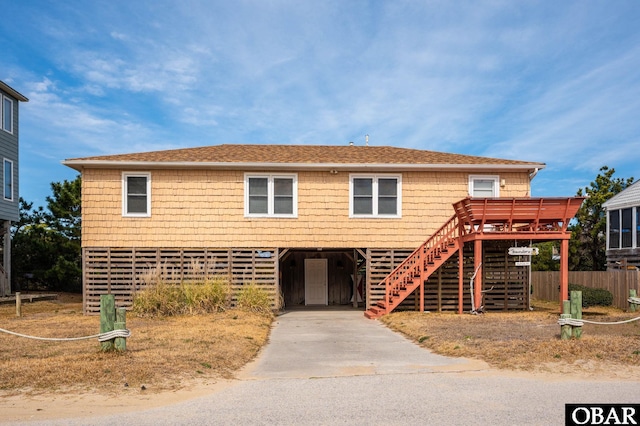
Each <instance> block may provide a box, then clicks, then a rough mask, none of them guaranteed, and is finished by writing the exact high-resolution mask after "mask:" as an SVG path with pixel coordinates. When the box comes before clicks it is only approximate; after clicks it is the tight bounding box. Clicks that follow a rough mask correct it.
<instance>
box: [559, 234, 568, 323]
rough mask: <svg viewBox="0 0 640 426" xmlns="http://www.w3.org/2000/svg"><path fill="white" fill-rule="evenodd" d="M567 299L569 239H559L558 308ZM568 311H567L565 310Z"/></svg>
mask: <svg viewBox="0 0 640 426" xmlns="http://www.w3.org/2000/svg"><path fill="white" fill-rule="evenodd" d="M564 300H569V240H568V239H564V240H561V241H560V309H561V311H560V312H562V302H563V301H564ZM567 313H568V312H567Z"/></svg>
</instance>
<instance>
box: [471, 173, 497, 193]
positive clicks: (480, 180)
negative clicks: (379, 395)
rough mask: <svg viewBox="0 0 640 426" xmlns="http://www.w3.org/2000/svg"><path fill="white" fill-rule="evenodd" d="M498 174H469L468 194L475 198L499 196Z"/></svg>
mask: <svg viewBox="0 0 640 426" xmlns="http://www.w3.org/2000/svg"><path fill="white" fill-rule="evenodd" d="M499 183H500V176H484V175H469V195H470V196H472V197H477V198H493V197H499V196H500V185H499Z"/></svg>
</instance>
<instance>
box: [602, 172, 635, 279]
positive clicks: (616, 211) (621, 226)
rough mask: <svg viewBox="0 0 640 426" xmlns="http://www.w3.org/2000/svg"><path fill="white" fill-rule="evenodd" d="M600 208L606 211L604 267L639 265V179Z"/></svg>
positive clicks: (623, 267) (621, 267) (622, 267)
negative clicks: (605, 261)
mask: <svg viewBox="0 0 640 426" xmlns="http://www.w3.org/2000/svg"><path fill="white" fill-rule="evenodd" d="M602 207H604V208H605V209H606V212H607V269H627V268H629V267H631V268H633V267H636V268H637V267H640V181H636V182H635V183H633V184H632V185H629V186H628V187H627V188H625V189H624V190H623V191H621V192H620V193H618V194H616V195H614V196H613V197H611V198H610V199H609V200H608V201H606V202H605V203H603V204H602Z"/></svg>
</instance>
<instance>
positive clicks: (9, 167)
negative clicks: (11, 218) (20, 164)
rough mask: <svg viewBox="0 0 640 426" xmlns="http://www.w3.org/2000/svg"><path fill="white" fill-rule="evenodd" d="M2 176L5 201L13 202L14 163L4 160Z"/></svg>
mask: <svg viewBox="0 0 640 426" xmlns="http://www.w3.org/2000/svg"><path fill="white" fill-rule="evenodd" d="M2 176H3V188H4V189H3V190H2V192H3V194H4V199H5V200H7V201H13V161H11V160H8V159H6V158H5V159H4V161H3V162H2Z"/></svg>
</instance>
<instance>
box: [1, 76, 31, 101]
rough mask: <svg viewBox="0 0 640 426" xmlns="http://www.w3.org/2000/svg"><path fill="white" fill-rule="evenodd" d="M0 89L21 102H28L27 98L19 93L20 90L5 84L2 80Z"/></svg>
mask: <svg viewBox="0 0 640 426" xmlns="http://www.w3.org/2000/svg"><path fill="white" fill-rule="evenodd" d="M0 89H2V90H3V91H5V92H7V93H8V94H10V95H11V96H13V97H14V98H16V99H17V100H19V101H21V102H29V99H27V97H26V96H24V95H23V94H21V93H20V92H18V91H17V90H15V89H14V88H12V87H11V86H9V85H7V84H6V83H5V82H3V81H0Z"/></svg>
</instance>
